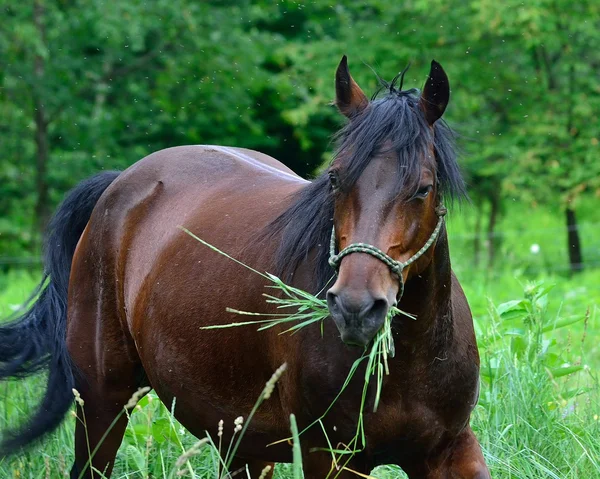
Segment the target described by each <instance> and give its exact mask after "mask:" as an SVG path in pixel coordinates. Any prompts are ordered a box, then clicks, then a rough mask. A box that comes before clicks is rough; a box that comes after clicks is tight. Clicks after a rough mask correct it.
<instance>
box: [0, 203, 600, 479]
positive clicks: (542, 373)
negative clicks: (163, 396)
mask: <svg viewBox="0 0 600 479" xmlns="http://www.w3.org/2000/svg"><path fill="white" fill-rule="evenodd" d="M526 213H527V212H526V211H518V209H516V208H514V209H513V211H511V215H509V217H508V218H505V220H504V222H503V223H502V224H501V228H502V229H503V231H513V230H518V229H519V228H522V227H524V226H528V228H529V230H528V231H530V230H532V229H533V230H535V229H538V230H540V231H541V230H543V229H546V230H552V229H553V228H558V227H560V226H562V218H557V217H556V215H555V214H553V213H552V212H543V211H538V212H536V214H535V215H530V217H528V216H527V214H526ZM472 221H473V218H472V215H471V216H470V213H469V211H464V212H463V214H462V215H454V217H452V216H451V219H450V224H449V230H450V234H451V248H452V256H453V266H454V268H455V270H456V272H457V274H458V276H459V279H460V280H461V283H462V285H463V287H464V289H465V292H466V294H467V297H468V299H469V302H470V304H471V307H472V310H473V313H474V320H475V326H476V330H477V335H478V342H479V347H480V352H481V359H482V384H481V397H480V401H479V404H478V406H477V407H476V409H475V411H474V413H473V417H472V425H473V429H474V430H475V432H476V434H477V436H478V438H479V440H480V442H481V444H482V447H483V450H484V454H485V456H486V460H487V462H488V464H489V466H490V468H491V470H492V476H493V477H494V478H496V479H498V478H500V479H509V478H510V479H521V478H523V479H525V478H526V479H535V478H540V479H541V478H566V479H584V478H585V479H588V478H596V477H599V478H600V440H598V438H599V437H600V420H599V417H600V392H599V386H598V376H597V374H598V370H599V368H600V350H599V345H598V341H597V340H596V338H597V337H598V335H599V334H600V312H599V311H598V305H599V304H600V269H593V268H589V269H588V270H586V271H584V272H583V273H581V274H577V275H574V276H573V277H570V276H569V275H568V274H566V272H565V271H564V270H563V269H560V268H555V267H554V265H561V266H564V265H566V255H565V253H564V244H565V243H566V238H564V233H563V232H560V234H555V233H554V232H552V234H549V235H546V236H543V235H541V234H540V235H538V236H535V234H534V233H531V232H529V233H523V234H512V235H506V236H504V237H503V241H502V244H501V246H500V250H499V253H498V261H497V263H496V266H495V268H494V269H493V270H491V271H486V270H484V269H482V268H479V269H477V268H473V267H472V248H471V242H470V241H471V240H470V239H469V238H466V239H465V238H464V236H466V233H465V232H467V231H469V225H470V224H472ZM586 224H593V221H588V222H587V223H586ZM589 233H590V234H585V235H583V236H582V239H583V242H584V248H585V250H584V251H585V254H586V255H587V257H588V258H590V257H591V258H594V255H595V254H597V251H594V249H593V243H592V242H591V241H590V239H591V238H594V236H593V235H592V234H591V231H590V232H589ZM461 236H462V238H461ZM533 242H535V243H537V244H539V245H540V251H541V252H544V254H545V255H546V256H545V257H544V258H541V256H539V254H538V255H534V254H533V253H531V251H530V245H531V244H532V243H533ZM548 258H552V261H549V260H548ZM37 278H38V277H37V276H36V275H35V274H31V273H23V272H11V273H10V274H8V275H3V276H0V316H3V317H4V316H6V315H7V314H9V313H10V312H12V310H13V309H14V307H15V306H17V305H18V304H20V303H21V301H22V300H23V299H25V298H26V297H27V296H28V295H29V293H30V292H31V290H32V289H33V287H34V286H35V284H36V281H37ZM533 280H542V281H543V285H542V286H539V285H538V286H534V287H532V286H531V281H533ZM552 283H554V284H555V285H556V286H555V287H554V289H552V290H550V291H546V289H545V288H546V286H547V285H549V284H552ZM524 290H527V292H526V293H525V294H524ZM588 311H589V313H588ZM575 320H578V321H576V322H570V321H575ZM566 323H569V324H566ZM561 325H562V327H559V326H561ZM314 327H318V325H315V326H314ZM567 373H569V374H567ZM42 388H43V382H42V378H39V377H38V378H32V379H29V380H27V381H23V382H8V383H4V384H2V385H0V391H1V392H0V395H1V397H2V398H4V399H3V400H2V401H0V430H1V429H4V428H5V427H7V426H11V425H15V424H16V423H17V422H18V420H19V418H22V417H23V415H24V414H25V413H26V412H27V410H28V409H29V408H31V407H33V406H34V405H35V403H36V399H37V398H39V397H40V393H41V390H42ZM384 394H385V386H384ZM74 421H75V419H74V418H73V417H72V416H69V417H68V418H67V419H66V421H65V424H64V426H63V427H61V428H60V430H59V431H58V432H57V433H56V434H54V435H52V437H50V438H48V439H47V440H46V441H44V442H43V443H41V444H38V445H36V446H35V447H33V448H32V449H31V450H30V451H28V452H27V453H25V454H23V455H21V456H19V457H15V458H10V459H8V460H6V459H5V460H4V461H2V462H0V477H1V478H5V477H6V478H10V477H19V478H44V477H51V478H55V477H57V478H58V477H67V476H66V475H64V474H65V473H66V471H68V469H69V468H70V465H71V462H72V457H73V452H72V442H73V438H72V431H73V428H74ZM226 426H227V427H233V425H226ZM217 430H218V425H217V424H215V425H214V428H213V430H211V431H209V433H210V434H211V436H212V437H213V438H215V437H216V434H217ZM196 441H197V438H194V437H192V436H191V435H190V434H189V433H187V432H186V431H185V429H184V428H183V427H182V426H181V425H180V424H179V423H177V421H175V420H174V419H172V417H171V416H170V414H169V411H168V410H167V408H166V407H165V406H164V405H162V403H161V402H160V401H159V400H158V399H157V398H156V396H154V395H153V394H152V393H151V394H150V395H149V396H147V397H146V398H144V399H143V400H142V401H141V403H140V404H139V406H138V407H136V408H135V410H134V412H133V414H132V419H131V421H130V425H129V427H128V429H127V432H126V434H125V438H124V441H123V444H122V446H121V449H120V450H119V455H118V459H117V464H116V468H115V472H114V475H113V477H116V478H119V479H125V478H145V477H152V478H167V477H169V475H170V473H171V471H172V470H173V468H174V466H175V464H176V461H177V459H178V458H179V457H180V456H181V454H182V453H183V452H184V451H185V450H188V449H189V448H191V447H192V446H193V445H194V444H195V443H196ZM190 467H191V470H193V474H194V475H193V476H192V475H191V473H190V472H189V471H188V473H187V476H183V477H197V478H207V479H209V478H210V479H214V478H215V470H216V467H217V455H216V453H215V450H214V448H211V447H205V448H203V449H202V450H201V451H200V454H198V455H196V456H193V457H192V458H191V459H190ZM47 471H49V472H47ZM373 476H374V477H376V478H378V479H392V478H394V479H396V478H401V477H405V476H404V475H403V474H402V473H401V472H400V471H399V469H398V468H396V467H393V466H386V467H380V468H378V469H377V470H376V471H374V472H373ZM275 477H276V478H277V479H291V478H293V477H294V471H293V469H292V466H290V465H277V467H276V471H275Z"/></svg>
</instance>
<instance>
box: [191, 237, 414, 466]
mask: <svg viewBox="0 0 600 479" xmlns="http://www.w3.org/2000/svg"><path fill="white" fill-rule="evenodd" d="M180 229H181V230H182V231H184V232H185V233H187V234H188V235H190V236H191V237H192V238H194V239H195V240H197V241H199V242H200V243H201V244H203V245H204V246H206V247H208V248H210V249H211V250H213V251H215V252H216V253H218V254H220V255H222V256H225V257H226V258H228V259H230V260H231V261H234V262H235V263H237V264H239V265H240V266H243V267H244V268H246V269H248V270H250V271H252V272H254V273H256V274H258V275H260V276H262V277H263V278H265V279H267V280H268V281H269V282H270V283H271V284H270V285H269V286H268V288H273V289H274V290H277V291H278V292H279V293H280V295H278V296H276V295H274V294H268V293H263V296H264V297H265V301H266V302H267V303H268V304H273V305H275V306H276V308H277V310H279V311H281V312H280V313H256V312H250V311H240V310H237V309H232V308H227V311H228V312H231V313H236V314H239V315H242V316H255V317H262V318H265V319H256V320H253V321H243V322H236V323H229V324H220V325H214V326H204V327H201V328H200V329H224V328H232V327H238V326H249V325H259V328H258V331H264V330H266V329H269V328H272V327H275V326H280V325H281V326H284V327H285V328H286V329H284V330H283V331H282V332H281V333H279V334H285V333H290V334H294V333H296V332H298V331H299V330H300V329H302V328H304V327H306V326H310V325H312V324H314V323H319V324H320V327H321V332H322V331H323V329H322V328H323V321H324V320H325V319H326V318H328V317H329V310H328V308H327V302H326V301H325V300H323V299H319V298H318V297H317V296H315V295H312V294H310V293H308V292H306V291H304V290H302V289H299V288H295V287H293V286H290V285H289V284H286V283H284V282H283V281H282V280H281V279H280V278H278V277H277V276H275V275H273V274H270V273H261V272H260V271H257V270H255V269H254V268H252V267H250V266H248V265H246V264H244V263H242V262H241V261H239V260H237V259H236V258H234V257H232V256H230V255H228V254H227V253H225V252H224V251H221V250H220V249H218V248H217V247H215V246H213V245H211V244H210V243H207V242H206V241H204V240H203V239H201V238H199V237H198V236H196V235H195V234H194V233H192V232H191V231H189V230H188V229H186V228H184V227H180ZM400 314H402V315H405V316H408V317H410V318H411V319H416V318H415V317H414V316H413V315H410V314H409V313H406V312H404V311H401V310H400V309H398V308H396V307H394V306H393V307H391V308H390V309H389V311H388V314H387V316H386V319H385V321H384V324H383V326H382V327H381V329H380V330H379V331H378V332H377V335H376V336H375V338H374V339H373V341H372V342H371V343H370V345H369V346H370V347H369V346H367V347H366V348H365V350H364V352H363V354H362V355H361V356H360V357H359V358H358V359H357V360H356V361H354V363H353V364H352V366H351V367H350V370H349V371H348V376H347V377H346V380H345V381H344V384H343V385H342V387H341V389H340V391H339V393H338V394H337V396H336V397H335V398H334V400H333V401H332V402H331V404H330V405H329V407H328V408H327V409H326V410H325V412H324V413H323V414H322V415H321V417H319V418H318V419H316V420H315V421H314V422H312V423H311V424H309V425H308V426H307V427H305V428H304V429H303V430H302V431H300V435H301V434H302V433H304V432H305V431H306V430H308V429H309V428H311V427H313V426H315V425H316V424H319V425H320V426H321V429H322V430H323V434H325V437H326V438H327V434H326V432H325V428H324V426H323V423H322V420H323V418H324V417H325V416H326V415H327V413H328V412H329V411H330V410H331V408H332V407H333V406H334V404H335V403H336V401H337V400H338V399H339V397H340V396H341V394H342V393H343V392H344V390H345V389H346V387H347V386H348V384H349V383H350V381H351V379H352V378H353V377H354V375H355V374H356V371H357V370H358V367H359V366H360V364H361V363H362V362H363V361H365V360H366V361H367V367H366V370H365V376H364V386H363V390H362V396H361V403H360V408H359V411H358V422H357V428H356V434H355V435H354V437H353V438H352V440H351V441H350V443H349V444H347V445H345V447H344V449H334V448H333V447H331V443H330V442H329V438H327V442H328V444H329V447H328V448H327V449H326V450H327V451H328V452H330V453H331V454H332V457H333V462H334V465H336V467H339V465H338V461H339V459H338V458H336V455H340V456H349V458H351V457H352V456H353V455H354V454H356V453H358V452H360V451H361V450H363V449H364V447H365V445H366V441H365V435H364V423H363V412H364V410H365V405H366V401H367V393H368V389H369V384H370V383H371V380H372V378H373V377H375V379H376V383H375V397H374V400H373V412H376V411H377V408H378V406H379V402H380V399H381V390H382V386H383V378H384V376H385V375H387V374H389V365H388V358H392V357H394V353H395V350H394V338H393V336H392V329H391V322H392V319H393V318H394V317H395V316H397V315H400ZM288 439H289V438H286V439H282V441H280V442H283V441H287V440H288ZM348 460H349V459H348ZM346 462H347V461H346ZM344 465H345V464H342V465H341V467H343V466H344Z"/></svg>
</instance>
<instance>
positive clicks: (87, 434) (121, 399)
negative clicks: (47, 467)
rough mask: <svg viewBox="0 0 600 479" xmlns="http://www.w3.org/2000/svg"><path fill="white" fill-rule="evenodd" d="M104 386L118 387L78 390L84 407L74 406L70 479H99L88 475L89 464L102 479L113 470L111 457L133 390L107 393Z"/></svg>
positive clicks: (95, 387) (120, 434) (82, 387)
mask: <svg viewBox="0 0 600 479" xmlns="http://www.w3.org/2000/svg"><path fill="white" fill-rule="evenodd" d="M107 386H108V387H111V388H112V387H117V386H118V385H116V384H111V385H109V384H107V383H104V384H98V383H96V384H88V385H84V384H80V386H79V388H80V394H81V398H82V399H83V400H84V405H83V407H81V406H79V405H78V406H77V409H76V412H77V421H76V426H75V463H74V465H73V468H72V470H71V479H77V478H79V477H82V478H86V479H88V478H93V477H94V478H98V477H100V476H99V475H98V474H94V473H93V472H92V471H90V467H89V466H90V464H91V466H92V467H93V468H94V469H97V470H99V471H101V472H103V473H104V474H105V475H106V477H109V476H110V473H111V471H112V469H113V466H114V460H115V456H116V454H117V450H118V449H119V446H120V445H121V441H122V439H123V433H124V432H125V428H126V426H127V414H125V411H124V405H125V404H127V401H128V400H129V399H130V398H131V396H132V394H133V393H134V391H135V388H133V387H132V388H125V387H122V388H120V389H119V390H114V391H113V390H108V389H107ZM90 456H91V457H92V459H91V461H90ZM83 471H85V472H84V473H83Z"/></svg>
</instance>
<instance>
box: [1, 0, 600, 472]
mask: <svg viewBox="0 0 600 479" xmlns="http://www.w3.org/2000/svg"><path fill="white" fill-rule="evenodd" d="M0 15H1V16H0V18H1V21H0V316H1V317H5V316H6V315H8V314H9V313H10V311H12V310H14V309H15V308H16V305H17V304H18V303H20V302H21V301H22V300H23V299H24V298H25V297H26V296H27V294H28V293H29V292H30V291H31V290H32V289H33V286H34V284H35V283H36V282H37V280H38V279H39V275H40V271H41V265H40V261H39V258H40V249H41V234H40V232H41V231H42V230H43V228H44V225H45V224H46V222H47V221H48V218H49V216H50V215H51V213H52V211H53V210H54V208H55V207H56V205H57V204H58V202H59V201H60V200H61V199H62V197H63V195H64V193H65V192H66V191H67V190H69V189H70V188H71V187H72V186H74V185H75V184H76V183H77V182H79V181H81V180H82V179H84V178H86V177H88V176H90V175H92V174H94V173H96V172H98V171H100V170H109V169H124V168H127V167H128V166H129V165H131V164H133V163H134V162H136V161H138V160H139V159H140V158H142V157H143V156H145V155H147V154H149V153H151V152H153V151H156V150H158V149H161V148H166V147H170V146H176V145H181V144H192V143H203V144H210V143H214V144H223V145H232V146H243V147H247V148H253V149H257V150H260V151H263V152H265V153H268V154H270V155H272V156H274V157H275V158H277V159H279V160H281V161H283V162H284V163H285V164H287V165H288V166H290V167H291V168H292V169H294V170H295V171H296V172H298V173H299V174H301V175H303V176H305V177H311V176H312V175H314V174H316V172H318V171H319V168H322V166H323V165H324V164H325V163H326V162H327V161H328V160H329V159H330V158H331V150H332V145H331V143H330V138H331V135H332V134H333V133H334V132H335V131H336V130H337V129H338V128H339V127H340V126H341V124H342V118H341V116H340V115H339V114H338V113H337V112H336V111H335V108H334V107H332V106H331V100H332V99H333V96H334V88H333V76H334V71H335V68H336V66H337V63H338V62H339V60H340V58H341V56H342V55H343V54H347V55H348V57H349V61H350V68H351V71H352V74H353V75H354V77H355V79H356V80H357V81H358V83H359V84H360V85H361V86H362V88H363V89H364V90H365V92H367V94H369V93H370V92H374V91H375V90H376V88H377V80H376V77H375V75H374V74H373V72H372V71H371V69H370V68H369V67H368V66H370V67H372V68H373V69H374V70H375V71H376V72H377V73H378V74H380V75H381V76H382V77H383V78H386V79H390V78H392V77H393V76H394V75H396V73H398V71H400V70H401V69H403V68H404V67H405V66H406V65H407V64H409V63H411V68H410V70H409V71H408V74H407V76H406V80H405V84H404V86H405V88H411V87H419V88H420V87H421V86H422V85H423V82H424V80H425V76H426V74H427V72H428V67H429V62H430V61H431V59H433V58H434V59H436V60H437V61H439V62H440V63H441V64H442V65H443V66H444V68H445V70H446V72H447V73H448V75H449V78H450V83H451V86H452V96H451V102H450V105H449V107H448V109H447V111H446V115H445V118H446V120H447V121H448V122H449V124H450V125H451V126H452V127H454V128H455V129H456V130H457V132H458V133H459V136H460V138H459V143H460V146H461V148H462V150H463V155H462V159H461V165H462V168H463V171H464V174H465V176H466V179H467V183H468V188H469V193H470V196H471V202H470V203H468V204H463V205H455V206H454V207H453V208H451V210H450V215H449V232H450V241H451V252H452V258H453V266H454V269H455V270H456V271H457V273H458V276H459V278H460V279H461V281H462V283H463V286H464V287H465V291H466V293H467V296H468V298H469V301H470V304H471V306H472V309H473V311H474V315H475V321H476V328H477V332H478V335H479V343H480V350H481V353H482V361H483V363H482V366H483V370H482V371H483V373H482V381H483V382H482V388H483V389H482V400H481V401H480V406H479V407H478V409H477V410H476V413H475V415H474V421H475V428H476V430H477V432H478V434H479V436H480V438H481V439H482V443H483V444H484V451H485V453H486V458H487V459H488V461H490V462H491V463H492V466H493V471H494V477H527V478H532V477H540V478H541V477H573V478H577V477H581V478H584V477H585V478H588V477H596V476H595V475H594V474H599V475H600V463H599V462H598V447H599V445H598V442H597V434H598V433H600V429H599V428H600V422H599V419H598V416H599V414H600V409H599V407H600V405H599V404H600V394H599V392H598V382H597V377H596V376H595V375H594V374H595V373H593V371H595V370H596V368H597V367H598V366H600V346H599V345H598V343H597V342H595V341H594V340H593V338H594V336H595V335H597V334H598V333H600V320H599V319H598V318H599V317H598V315H597V314H596V313H597V305H598V304H599V303H600V234H598V230H599V228H600V209H599V208H598V205H599V204H600V161H599V160H598V156H599V153H600V146H599V143H600V118H599V112H600V29H599V28H598V19H599V18H600V2H598V1H597V0H582V1H579V2H571V1H567V0H533V1H529V2H521V1H516V0H506V1H498V0H472V1H467V2H465V1H459V0H408V1H404V2H398V1H396V2H394V1H383V0H363V1H357V2H350V1H346V2H332V1H323V0H312V1H307V2H302V1H292V0H280V1H277V2H276V1H267V0H256V1H249V0H212V1H206V0H205V1H196V0H152V1H141V0H123V1H101V0H25V1H23V2H17V1H15V0H0ZM367 65H368V66H367ZM530 281H537V282H536V283H534V286H532V283H529V282H530ZM539 281H542V283H540V282H539ZM550 283H556V287H555V288H554V289H552V290H551V292H550V289H549V287H546V286H542V284H546V285H548V284H550ZM532 288H533V289H532ZM536 288H537V289H536ZM524 289H525V296H523V294H524V292H523V291H524ZM532 291H534V292H533V293H532ZM535 291H542V293H539V294H538V293H537V292H535ZM528 295H529V296H528ZM489 298H491V299H492V302H494V303H495V304H498V303H499V302H502V301H504V303H502V304H500V305H499V306H497V307H496V306H493V305H492V303H491V302H489ZM514 298H520V299H514ZM523 298H524V299H523ZM532 298H533V299H532ZM540 298H543V301H542V300H541V299H540ZM509 299H512V300H513V301H508V300H509ZM542 309H543V318H544V319H543V320H542V319H539V318H538V317H542V316H540V315H541V314H542V313H540V312H539V311H541V310H542ZM536 318H538V319H536ZM565 318H567V319H565ZM569 318H571V319H569ZM573 318H575V319H573ZM558 324H560V329H559V328H558V326H557V325H558ZM536 325H537V326H536ZM540 325H542V326H540ZM548 325H550V326H548ZM532 328H533V329H535V328H544V329H543V330H544V336H543V338H542V336H540V335H539V334H537V333H536V335H534V337H535V338H537V339H536V342H533V343H532V342H531V341H530V340H529V339H528V338H531V337H533V336H531V335H532V334H533V333H531V331H532ZM499 331H500V333H499ZM498 337H501V338H502V340H501V341H500V340H498ZM586 337H587V338H588V339H587V341H586ZM590 337H591V338H592V340H591V341H590ZM531 344H533V346H531ZM531 351H533V352H534V353H535V354H534V356H535V358H534V357H532V356H531V354H533V353H531ZM538 354H539V358H541V359H539V358H538V356H536V355H538ZM499 358H501V359H499ZM536 358H538V359H536ZM503 365H504V366H503ZM588 365H589V366H590V367H588ZM561 367H564V368H571V369H564V370H563V376H568V381H570V383H569V382H567V380H566V379H565V380H564V381H563V379H564V378H563V377H562V376H561V375H560V374H558V373H557V372H556V368H561ZM552 368H554V369H552ZM550 370H552V371H553V372H552V373H551V374H550V373H549V371H550ZM494 371H502V372H501V373H498V374H496V373H493V372H494ZM549 374H550V376H549ZM559 376H560V379H558V378H559ZM561 381H562V382H561ZM573 383H575V384H573ZM27 384H28V385H27V386H26V388H29V387H33V388H35V387H36V386H35V383H27ZM10 386H11V387H13V385H10ZM11 391H12V390H11ZM25 391H26V392H22V393H20V394H15V393H11V397H12V398H14V401H11V402H9V403H8V404H7V405H4V406H2V407H0V411H2V410H3V409H2V408H5V409H4V411H5V413H4V416H5V417H6V418H8V419H6V420H7V421H9V422H10V421H12V420H13V419H12V413H11V412H10V411H12V409H11V410H10V411H9V409H10V407H12V408H13V409H14V410H20V409H21V408H22V407H24V406H23V404H25V403H26V402H27V400H26V399H25V398H32V397H33V398H35V397H36V396H35V394H30V393H29V389H25ZM7 397H8V390H7ZM28 400H29V401H31V399H28ZM11 404H12V406H11ZM523 405H526V406H527V409H526V411H525V412H524V410H523V409H522V407H523ZM7 411H8V412H7ZM575 413H577V414H575ZM524 418H526V419H524ZM511 428H512V429H511ZM582 431H583V432H582ZM594 431H595V432H594ZM594 435H595V437H596V439H593V437H594ZM70 437H71V436H70V431H67V432H65V431H64V430H63V432H62V433H61V436H57V437H56V438H55V439H54V441H55V443H54V444H55V449H47V450H46V449H44V448H43V447H42V448H41V449H39V450H38V451H41V452H42V453H43V454H44V453H45V452H44V451H49V452H48V453H47V454H49V455H50V456H46V457H50V458H51V460H54V459H52V454H53V453H52V452H50V451H64V450H65V446H64V444H65V443H68V441H70V440H71V439H70ZM65 438H66V439H65ZM586 441H587V442H586ZM53 447H54V446H53ZM67 449H69V446H67ZM132 450H133V451H134V452H135V449H132ZM582 451H583V452H582ZM36 454H37V453H36V451H34V452H33V453H32V454H31V455H30V456H28V457H30V459H27V458H24V459H19V460H18V461H17V462H9V463H7V464H5V465H4V466H3V465H2V464H1V463H0V466H1V467H0V470H2V471H4V469H2V467H6V470H5V474H12V472H13V471H27V470H34V469H33V466H32V465H31V464H33V463H34V462H35V461H38V462H37V463H39V464H38V465H39V470H44V469H43V468H44V467H46V466H44V462H43V461H41V459H39V457H41V456H39V454H37V455H36ZM43 454H42V455H43ZM60 454H62V452H61V453H60ZM586 454H587V456H585V455H586ZM584 456H585V457H587V458H588V459H585V457H584ZM24 457H25V456H24ZM61 457H62V456H61ZM127 457H129V456H126V459H124V460H123V461H124V462H122V463H121V466H119V467H121V470H123V471H125V472H123V474H126V471H128V470H130V469H128V467H129V466H126V465H123V464H126V463H127V460H128V459H127ZM136 457H137V456H136ZM594 457H595V459H594ZM582 458H583V459H582ZM29 460H31V461H32V462H31V463H28V462H27V461H29ZM515 461H516V462H515ZM519 461H521V462H519ZM536 461H539V464H538V463H536ZM59 462H60V461H59ZM27 464H29V465H27ZM53 467H54V466H53ZM136 467H138V466H136ZM139 468H140V470H142V469H143V468H142V467H141V466H139ZM511 468H512V469H511ZM136 470H137V469H136ZM9 471H10V472H9ZM515 471H516V472H515ZM532 471H533V472H532ZM548 471H551V473H550V472H548ZM590 471H593V472H590ZM15 474H16V472H15ZM19 474H21V472H19ZM32 474H33V473H32ZM36 474H37V472H36ZM381 474H382V475H381V476H380V477H388V476H385V475H384V474H383V473H381ZM390 474H391V475H390V476H389V477H397V470H394V471H393V473H390ZM146 476H147V474H146V475H143V474H142V477H146ZM209 476H210V475H208V476H207V477H209ZM7 477H9V476H7ZM15 477H34V476H29V475H27V476H25V473H24V472H23V476H16V475H15ZM35 477H38V476H35ZM119 477H121V476H119ZM123 477H125V476H123ZM127 477H129V476H127ZM134 477H138V476H134ZM154 477H159V475H158V474H157V475H156V476H154ZM160 477H162V476H160ZM278 477H287V476H285V474H284V473H283V472H282V473H281V475H280V476H278ZM598 477H600V476H598Z"/></svg>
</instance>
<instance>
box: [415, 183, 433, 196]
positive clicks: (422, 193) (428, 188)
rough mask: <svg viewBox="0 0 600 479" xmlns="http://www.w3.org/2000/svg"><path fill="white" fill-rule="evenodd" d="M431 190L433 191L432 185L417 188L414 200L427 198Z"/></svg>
mask: <svg viewBox="0 0 600 479" xmlns="http://www.w3.org/2000/svg"><path fill="white" fill-rule="evenodd" d="M432 189H433V185H427V186H424V187H423V188H419V191H417V194H416V195H415V198H427V197H428V196H429V193H430V191H431V190H432Z"/></svg>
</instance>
